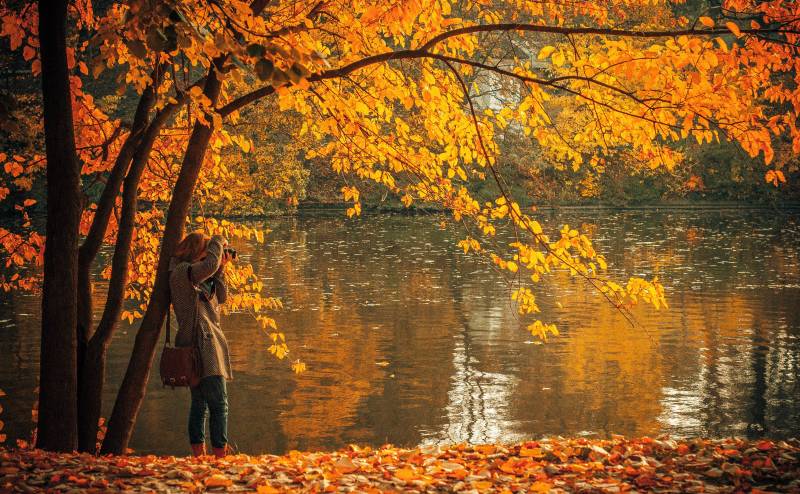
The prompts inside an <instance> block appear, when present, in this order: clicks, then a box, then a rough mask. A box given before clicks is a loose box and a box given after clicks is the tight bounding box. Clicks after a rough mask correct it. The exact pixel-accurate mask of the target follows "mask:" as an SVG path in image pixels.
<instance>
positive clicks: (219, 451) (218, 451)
mask: <svg viewBox="0 0 800 494" xmlns="http://www.w3.org/2000/svg"><path fill="white" fill-rule="evenodd" d="M211 449H212V451H214V456H216V457H217V458H225V456H226V455H227V454H228V445H227V444H226V445H225V446H223V447H221V448H211Z"/></svg>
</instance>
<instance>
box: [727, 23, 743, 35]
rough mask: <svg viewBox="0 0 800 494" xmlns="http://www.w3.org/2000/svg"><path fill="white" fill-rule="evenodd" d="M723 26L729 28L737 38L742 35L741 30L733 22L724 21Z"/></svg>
mask: <svg viewBox="0 0 800 494" xmlns="http://www.w3.org/2000/svg"><path fill="white" fill-rule="evenodd" d="M725 27H727V28H728V29H730V31H731V32H732V33H733V34H734V35H735V36H736V37H737V38H738V37H740V36H741V35H742V31H741V30H740V29H739V26H737V25H736V23H735V22H726V23H725Z"/></svg>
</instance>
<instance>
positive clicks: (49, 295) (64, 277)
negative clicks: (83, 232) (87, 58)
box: [36, 0, 81, 451]
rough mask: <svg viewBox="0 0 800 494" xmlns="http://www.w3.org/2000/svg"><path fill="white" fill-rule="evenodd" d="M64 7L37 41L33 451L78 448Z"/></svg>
mask: <svg viewBox="0 0 800 494" xmlns="http://www.w3.org/2000/svg"><path fill="white" fill-rule="evenodd" d="M66 32H67V1H66V0H61V1H40V2H39V43H40V50H41V63H42V99H43V108H44V134H45V147H46V154H47V226H46V228H47V230H46V232H47V239H46V241H45V252H44V285H43V292H42V341H41V359H40V364H39V369H40V370H39V424H38V427H39V431H38V434H37V440H36V446H37V447H39V448H42V449H46V450H53V451H72V450H74V449H75V447H76V446H77V412H78V408H77V372H76V363H77V356H76V336H75V328H76V323H77V308H76V289H77V285H78V269H77V268H78V226H79V221H80V213H81V201H80V197H81V196H80V166H79V165H78V158H77V155H76V152H75V134H74V129H73V124H72V100H71V99H72V98H71V90H70V85H69V72H68V68H67V51H66V50H67V45H66Z"/></svg>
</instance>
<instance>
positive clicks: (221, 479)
mask: <svg viewBox="0 0 800 494" xmlns="http://www.w3.org/2000/svg"><path fill="white" fill-rule="evenodd" d="M205 484H206V487H230V486H232V485H233V481H232V480H231V479H229V478H228V477H225V476H223V475H212V476H211V477H208V478H206V480H205Z"/></svg>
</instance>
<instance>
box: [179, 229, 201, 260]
mask: <svg viewBox="0 0 800 494" xmlns="http://www.w3.org/2000/svg"><path fill="white" fill-rule="evenodd" d="M209 240H210V238H209V237H208V235H206V234H204V233H203V232H192V233H190V234H188V235H186V236H185V237H183V240H181V243H179V244H178V247H176V248H175V258H177V259H178V261H186V262H194V261H197V260H198V259H200V258H201V257H203V255H205V253H206V247H208V241H209Z"/></svg>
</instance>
